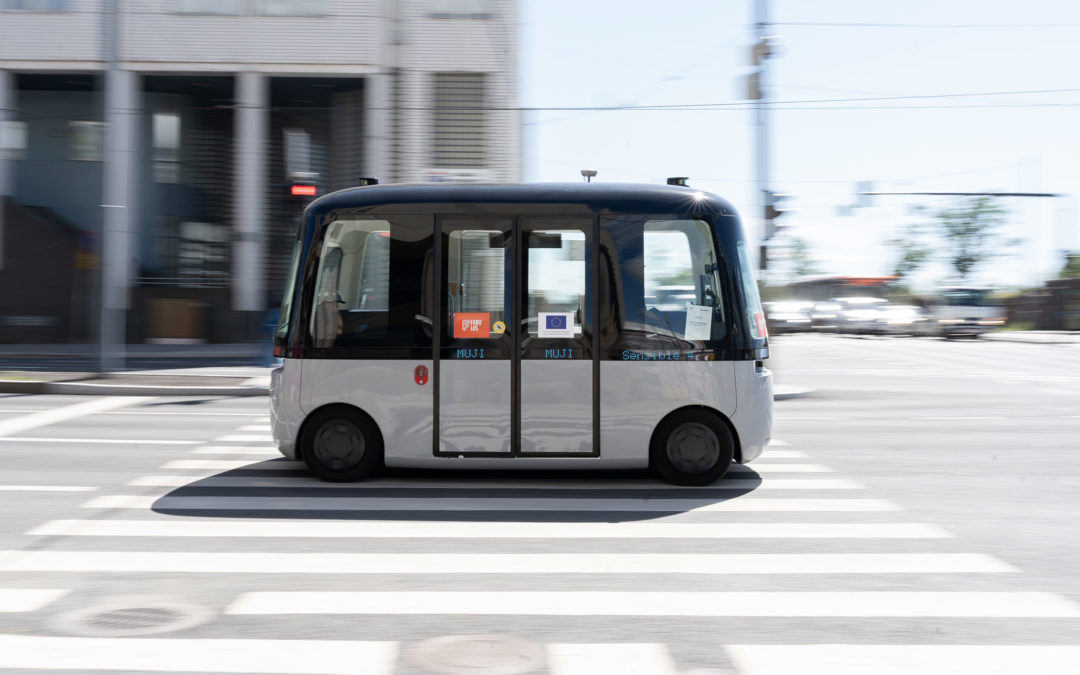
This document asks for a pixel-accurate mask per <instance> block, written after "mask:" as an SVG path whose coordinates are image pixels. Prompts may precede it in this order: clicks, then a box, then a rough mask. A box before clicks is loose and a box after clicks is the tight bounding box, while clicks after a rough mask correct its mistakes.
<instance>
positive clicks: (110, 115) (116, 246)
mask: <svg viewBox="0 0 1080 675" xmlns="http://www.w3.org/2000/svg"><path fill="white" fill-rule="evenodd" d="M119 42H120V2H119V0H107V1H106V2H105V11H104V13H103V15H102V26H101V50H102V59H103V60H104V61H105V97H104V98H105V106H104V107H105V110H104V115H103V117H104V121H105V129H104V149H103V153H102V154H103V157H102V159H103V160H104V161H103V163H102V174H103V175H102V197H103V199H102V204H101V207H102V220H101V303H100V315H99V326H98V327H99V348H100V351H99V355H98V357H99V361H98V370H99V372H101V373H108V372H112V371H116V370H122V369H123V367H124V343H125V339H124V323H125V319H126V308H127V284H128V253H127V237H128V232H127V229H128V224H129V219H130V215H129V214H128V206H129V204H128V201H129V200H130V196H131V195H130V190H129V186H128V184H127V180H128V175H129V173H130V172H129V169H128V167H129V163H130V162H131V157H130V148H129V147H127V144H126V143H125V142H124V138H125V134H127V133H128V129H127V128H126V125H128V124H131V123H132V121H131V120H130V119H128V118H127V112H128V110H129V109H130V107H131V100H130V96H129V95H128V92H127V87H128V86H129V85H130V83H129V82H128V81H127V80H126V79H125V78H124V75H125V73H122V72H121V71H120V68H119V63H118V59H119Z"/></svg>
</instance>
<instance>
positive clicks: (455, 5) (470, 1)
mask: <svg viewBox="0 0 1080 675" xmlns="http://www.w3.org/2000/svg"><path fill="white" fill-rule="evenodd" d="M494 4H495V3H494V0H431V12H430V14H429V15H428V16H430V17H431V18H433V19H490V18H491V16H492V14H493V13H494V12H493V9H494Z"/></svg>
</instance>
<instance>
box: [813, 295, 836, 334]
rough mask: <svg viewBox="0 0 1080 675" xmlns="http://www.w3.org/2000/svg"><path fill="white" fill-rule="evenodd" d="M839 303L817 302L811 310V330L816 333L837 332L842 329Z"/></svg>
mask: <svg viewBox="0 0 1080 675" xmlns="http://www.w3.org/2000/svg"><path fill="white" fill-rule="evenodd" d="M841 309H842V307H841V305H840V303H838V302H831V301H828V302H815V303H814V306H813V308H812V309H811V310H810V328H811V329H813V330H816V331H836V330H837V329H839V328H840V310H841Z"/></svg>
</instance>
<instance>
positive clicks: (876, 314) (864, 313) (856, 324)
mask: <svg viewBox="0 0 1080 675" xmlns="http://www.w3.org/2000/svg"><path fill="white" fill-rule="evenodd" d="M833 302H835V303H837V304H838V305H840V321H839V330H840V331H841V332H844V333H859V334H874V335H880V334H883V333H885V332H886V331H887V326H888V323H887V321H886V318H885V312H884V309H885V307H886V306H887V305H888V304H889V301H888V300H886V299H884V298H870V297H849V298H834V299H833Z"/></svg>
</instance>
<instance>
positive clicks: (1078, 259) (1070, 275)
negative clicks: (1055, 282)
mask: <svg viewBox="0 0 1080 675" xmlns="http://www.w3.org/2000/svg"><path fill="white" fill-rule="evenodd" d="M1058 279H1080V252H1073V253H1066V254H1065V266H1064V267H1062V268H1061V271H1060V272H1058Z"/></svg>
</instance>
